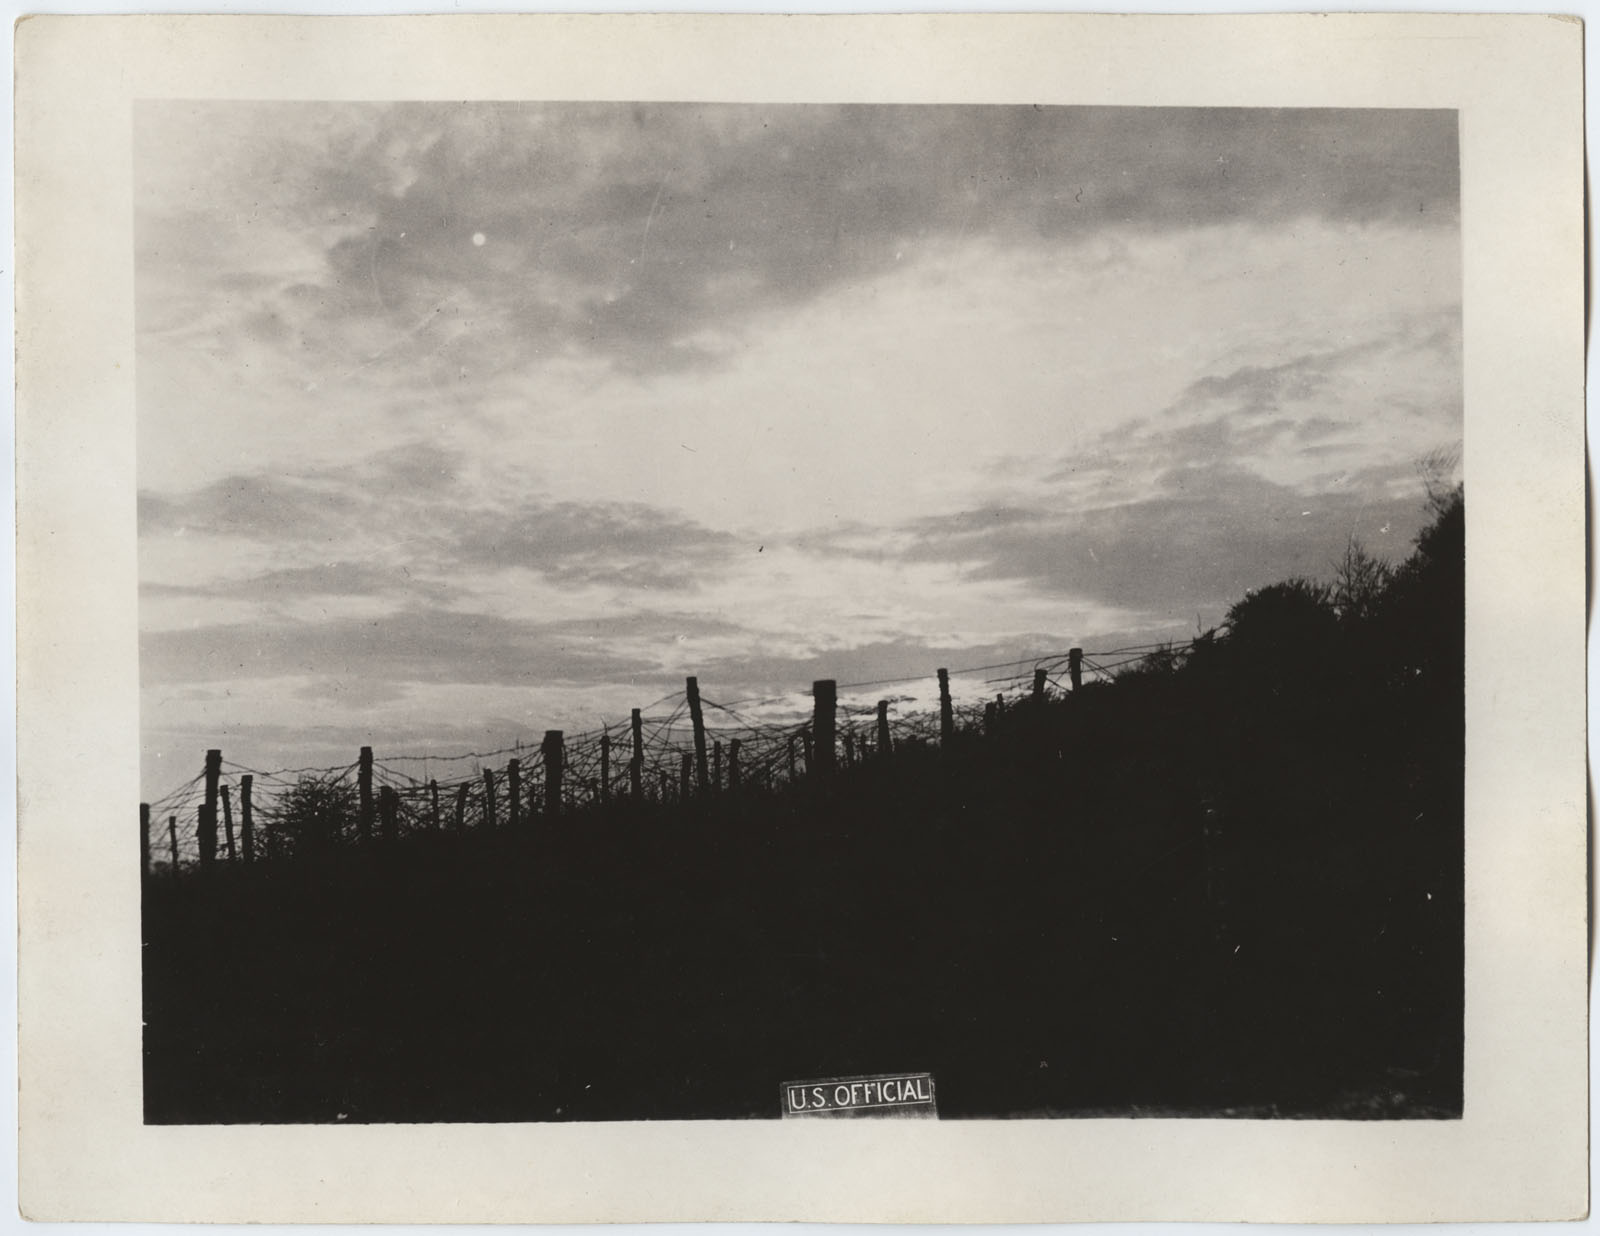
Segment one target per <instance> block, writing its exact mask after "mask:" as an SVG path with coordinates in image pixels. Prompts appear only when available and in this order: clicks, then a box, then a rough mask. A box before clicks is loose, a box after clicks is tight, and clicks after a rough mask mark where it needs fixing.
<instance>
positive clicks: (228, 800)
mask: <svg viewBox="0 0 1600 1236" xmlns="http://www.w3.org/2000/svg"><path fill="white" fill-rule="evenodd" d="M222 828H223V836H224V837H226V838H227V842H228V861H229V862H230V863H231V862H233V861H235V860H236V859H237V858H238V857H239V855H238V852H237V851H236V850H235V849H234V848H233V796H232V795H231V794H230V793H229V792H228V787H227V786H223V787H222Z"/></svg>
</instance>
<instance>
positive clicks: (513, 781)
mask: <svg viewBox="0 0 1600 1236" xmlns="http://www.w3.org/2000/svg"><path fill="white" fill-rule="evenodd" d="M506 797H507V798H508V799H509V800H510V801H509V804H508V805H507V807H506V823H508V824H510V825H511V827H512V828H516V827H517V826H519V825H520V824H521V823H522V761H521V760H510V761H508V762H507V764H506Z"/></svg>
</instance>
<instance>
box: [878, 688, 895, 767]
mask: <svg viewBox="0 0 1600 1236" xmlns="http://www.w3.org/2000/svg"><path fill="white" fill-rule="evenodd" d="M892 746H893V744H892V740H891V739H890V737H889V701H888V700H879V701H878V754H879V756H885V755H888V754H889V752H890V751H891V750H892Z"/></svg>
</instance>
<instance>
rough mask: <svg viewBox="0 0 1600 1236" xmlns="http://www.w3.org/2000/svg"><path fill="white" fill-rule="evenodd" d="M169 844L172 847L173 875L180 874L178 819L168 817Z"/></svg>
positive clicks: (171, 816)
mask: <svg viewBox="0 0 1600 1236" xmlns="http://www.w3.org/2000/svg"><path fill="white" fill-rule="evenodd" d="M167 842H168V844H170V845H171V846H172V874H173V875H177V874H178V817H177V816H175V815H169V816H168V817H167Z"/></svg>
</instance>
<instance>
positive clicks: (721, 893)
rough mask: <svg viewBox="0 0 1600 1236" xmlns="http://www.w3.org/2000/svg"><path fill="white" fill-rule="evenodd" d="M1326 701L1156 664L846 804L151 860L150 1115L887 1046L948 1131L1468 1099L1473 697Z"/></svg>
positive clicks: (204, 1115) (1456, 1110)
mask: <svg viewBox="0 0 1600 1236" xmlns="http://www.w3.org/2000/svg"><path fill="white" fill-rule="evenodd" d="M1227 681H1228V682H1234V683H1236V682H1237V680H1236V679H1235V678H1233V677H1232V676H1231V675H1230V676H1229V678H1228V680H1227ZM1330 684H1331V685H1330ZM1302 685H1304V684H1302ZM1313 688H1314V689H1315V691H1316V692H1317V698H1318V699H1319V700H1320V701H1321V703H1320V705H1319V708H1318V709H1317V711H1315V712H1314V713H1312V712H1308V711H1307V710H1306V708H1305V707H1304V703H1305V699H1306V698H1307V696H1306V695H1305V692H1304V691H1301V690H1299V688H1296V690H1294V691H1289V692H1285V691H1284V690H1283V684H1282V683H1281V681H1275V682H1274V683H1273V684H1269V686H1268V687H1262V688H1261V690H1262V691H1263V692H1265V694H1263V695H1261V697H1260V698H1259V699H1255V700H1254V701H1253V702H1251V703H1250V707H1248V708H1243V707H1240V706H1239V704H1240V701H1239V699H1238V698H1237V692H1238V691H1239V690H1250V689H1254V688H1250V687H1249V686H1248V684H1246V686H1245V687H1238V686H1236V685H1235V686H1229V687H1227V688H1226V689H1223V688H1219V687H1218V686H1217V684H1216V682H1215V681H1210V682H1208V681H1207V680H1206V679H1205V678H1204V676H1203V675H1202V674H1199V673H1197V672H1190V673H1188V674H1186V675H1181V676H1180V675H1172V676H1169V677H1166V678H1162V677H1153V678H1151V679H1150V680H1149V681H1147V682H1141V683H1133V682H1126V683H1122V684H1118V685H1117V686H1115V687H1110V688H1106V689H1104V690H1103V691H1101V692H1098V693H1097V692H1096V691H1094V690H1092V689H1090V690H1085V691H1083V692H1082V693H1081V694H1080V695H1079V696H1078V697H1074V698H1072V699H1068V700H1063V701H1060V702H1054V703H1051V704H1049V705H1047V706H1046V707H1045V708H1041V709H1039V710H1037V712H1036V713H1033V714H1030V713H1028V712H1026V711H1019V712H1017V713H1015V714H1008V719H1009V721H1010V729H1009V731H1007V730H1002V731H1001V732H1000V733H998V734H996V735H994V736H991V737H988V738H979V737H975V736H968V737H967V738H966V739H965V741H964V742H961V743H959V744H958V745H955V746H953V747H952V749H951V750H949V751H946V752H943V753H941V752H939V751H937V750H933V749H927V748H911V749H907V750H904V751H902V752H899V753H897V755H896V756H895V757H894V758H893V759H892V760H890V761H886V762H884V763H882V764H879V765H876V766H874V767H872V768H865V769H857V770H854V771H853V772H852V773H849V774H847V775H841V777H840V779H839V780H838V782H836V784H835V785H834V787H833V788H832V789H831V790H830V791H828V792H825V793H824V792H813V791H802V792H797V793H794V794H790V795H787V796H784V797H773V798H764V797H749V798H738V799H732V798H723V799H720V800H716V801H715V802H714V803H713V804H712V805H711V807H710V808H709V809H706V810H700V811H697V812H696V813H695V814H694V815H689V814H678V813H670V812H669V813H659V812H652V813H650V814H638V815H630V814H628V813H627V812H625V811H622V812H617V813H614V814H613V815H612V816H610V817H608V818H603V817H600V816H598V815H585V816H573V817H568V818H565V819H561V820H555V821H552V820H547V819H541V820H540V821H539V822H538V823H537V825H536V827H535V829H534V831H532V832H531V833H524V834H522V835H510V834H508V833H506V832H501V833H498V834H486V835H477V836H473V835H468V836H466V837H463V838H454V837H449V836H426V835H425V836H420V837H414V838H411V839H408V840H407V841H404V842H402V843H400V844H399V845H397V846H396V847H395V848H393V849H392V850H389V851H386V852H374V853H345V854H340V855H337V856H335V857H333V858H331V859H328V860H325V861H323V862H321V863H318V864H316V865H314V866H308V865H301V866H295V865H282V866H278V867H276V868H274V867H271V866H268V865H259V864H258V865H257V866H256V867H255V868H253V869H250V871H249V872H248V873H246V872H244V871H242V870H239V869H233V870H223V871H219V872H217V873H215V874H214V875H213V877H212V878H210V879H207V880H201V879H197V878H185V879H181V880H170V879H161V880H152V881H151V882H150V883H149V885H148V886H147V890H146V898H145V943H146V947H145V980H144V981H145V1005H146V1021H147V1025H146V1031H145V1110H146V1118H147V1120H148V1121H150V1122H153V1123H175V1122H176V1123H197V1122H257V1121H335V1120H350V1121H511V1120H516V1121H548V1120H612V1119H684V1118H702V1117H718V1118H720V1117H767V1118H770V1117H774V1116H776V1115H777V1114H778V1101H779V1087H780V1085H781V1083H783V1082H785V1081H791V1080H798V1079H808V1078H817V1077H827V1076H837V1075H848V1074H863V1073H872V1072H874V1071H880V1070H882V1071H900V1070H917V1071H928V1072H931V1073H932V1074H933V1075H934V1077H935V1079H936V1083H937V1087H938V1097H939V1105H940V1111H941V1115H942V1116H944V1117H947V1118H949V1117H1018V1116H1039V1115H1052V1116H1071V1115H1105V1114H1172V1113H1187V1114H1195V1115H1202V1114H1204V1115H1214V1114H1237V1115H1248V1116H1261V1115H1279V1116H1305V1117H1340V1118H1393V1117H1427V1118H1440V1117H1452V1116H1458V1115H1459V1114H1460V1112H1461V1093H1462V1088H1461V1065H1462V1026H1461V1014H1462V884H1461V881H1462V853H1461V844H1462V840H1461V790H1460V785H1461V765H1460V732H1459V729H1456V730H1454V731H1453V732H1452V731H1451V730H1450V728H1449V725H1450V718H1451V711H1450V706H1448V700H1449V699H1450V696H1449V693H1446V694H1445V695H1444V696H1443V697H1441V698H1443V699H1445V700H1446V701H1447V706H1444V707H1443V709H1442V719H1441V715H1440V714H1441V708H1440V707H1439V706H1437V705H1428V706H1424V707H1422V708H1421V710H1420V711H1419V710H1417V709H1412V710H1411V711H1410V712H1407V711H1406V710H1405V709H1404V708H1397V709H1392V710H1389V711H1388V712H1386V713H1384V712H1375V711H1374V710H1373V709H1372V708H1371V700H1370V699H1369V698H1367V697H1366V696H1364V695H1362V694H1361V693H1359V692H1354V693H1352V691H1350V690H1346V689H1344V688H1343V687H1340V686H1339V685H1338V683H1337V681H1335V680H1333V679H1330V680H1329V682H1328V683H1323V684H1321V685H1318V684H1316V683H1313V684H1311V687H1308V688H1307V689H1308V690H1310V689H1313ZM1219 691H1220V692H1221V694H1219ZM1228 692H1233V693H1234V695H1233V696H1228V698H1229V699H1231V701H1232V702H1231V703H1226V704H1225V706H1224V705H1222V704H1217V703H1216V701H1217V700H1218V699H1222V698H1223V697H1224V696H1227V694H1228ZM1455 698H1457V699H1458V698H1459V696H1456V697H1455ZM1274 700H1277V701H1279V703H1278V704H1276V705H1275V704H1274V703H1273V702H1272V701H1274ZM1241 717H1243V718H1247V720H1240V719H1239V718H1241ZM1423 725H1427V726H1431V727H1433V731H1434V732H1433V733H1432V734H1430V735H1424V736H1422V737H1419V736H1418V732H1417V727H1418V726H1423ZM1441 725H1443V727H1444V732H1443V733H1442V734H1440V733H1439V732H1438V730H1439V728H1440V726H1441Z"/></svg>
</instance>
